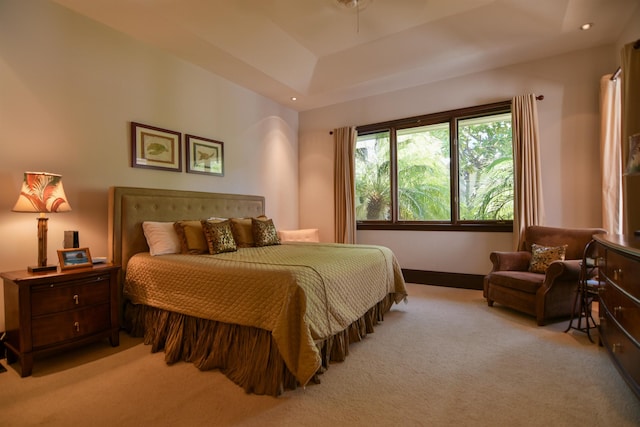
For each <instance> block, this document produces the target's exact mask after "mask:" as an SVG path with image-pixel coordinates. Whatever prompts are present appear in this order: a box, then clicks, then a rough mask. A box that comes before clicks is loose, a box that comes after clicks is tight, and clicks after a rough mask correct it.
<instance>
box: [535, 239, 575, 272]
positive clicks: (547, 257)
mask: <svg viewBox="0 0 640 427" xmlns="http://www.w3.org/2000/svg"><path fill="white" fill-rule="evenodd" d="M567 246H568V245H562V246H542V245H537V244H535V243H533V244H531V261H530V262H529V271H531V272H532V273H544V272H546V271H547V268H548V267H549V265H550V264H551V263H552V262H554V261H564V256H565V253H566V251H567Z"/></svg>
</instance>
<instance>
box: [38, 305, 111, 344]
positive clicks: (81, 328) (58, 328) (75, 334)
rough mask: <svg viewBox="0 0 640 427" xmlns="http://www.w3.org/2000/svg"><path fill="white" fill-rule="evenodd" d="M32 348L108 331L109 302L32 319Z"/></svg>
mask: <svg viewBox="0 0 640 427" xmlns="http://www.w3.org/2000/svg"><path fill="white" fill-rule="evenodd" d="M32 322H33V325H32V330H33V333H32V337H31V339H32V342H33V348H34V349H36V350H37V349H38V348H41V347H44V346H47V345H50V344H57V343H60V342H63V341H67V340H70V339H73V338H80V337H83V336H86V335H91V334H93V333H96V332H99V331H104V330H105V329H109V326H110V316H109V302H108V301H107V302H106V303H105V304H102V305H98V306H95V307H89V308H85V309H82V310H76V311H65V312H63V313H59V314H52V315H49V316H40V317H36V318H34V319H33V321H32Z"/></svg>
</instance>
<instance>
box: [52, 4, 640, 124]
mask: <svg viewBox="0 0 640 427" xmlns="http://www.w3.org/2000/svg"><path fill="white" fill-rule="evenodd" d="M51 1H54V2H56V3H58V4H60V5H63V6H65V7H67V8H69V9H71V10H73V11H75V12H77V13H79V14H82V15H85V16H87V17H89V18H91V19H93V20H95V21H98V22H101V23H103V24H104V25H107V26H109V27H112V28H114V29H116V30H118V31H121V32H123V33H126V34H129V35H130V36H132V37H134V38H136V39H138V40H141V41H143V42H146V43H149V44H151V45H153V46H156V47H158V48H160V49H163V50H165V51H167V52H170V53H172V54H174V55H176V56H177V57H180V58H181V59H183V60H185V61H189V62H191V63H193V64H196V65H198V66H200V67H203V68H205V69H207V70H210V71H211V72H213V73H215V74H217V75H219V76H222V77H224V78H225V79H227V80H230V81H232V82H234V83H236V84H239V85H241V86H244V87H246V88H248V89H250V90H252V91H255V92H257V93H260V94H262V95H264V96H266V97H269V98H271V99H273V100H275V101H277V102H279V103H281V104H283V105H286V106H288V107H290V108H293V109H295V110H299V111H303V110H308V109H312V108H318V107H322V106H326V105H331V104H335V103H340V102H344V101H349V100H352V99H358V98H363V97H367V96H371V95H376V94H380V93H384V92H389V91H394V90H399V89H405V88H409V87H413V86H417V85H421V84H425V83H429V82H434V81H438V80H443V79H446V78H450V77H455V76H460V75H464V74H468V73H473V72H478V71H483V70H488V69H492V68H497V67H501V66H505V65H509V64H515V63H521V62H525V61H529V60H534V59H538V58H542V57H547V56H552V55H557V54H562V53H565V52H569V51H573V50H579V49H585V48H589V47H593V46H598V45H604V44H608V43H613V42H615V41H616V39H617V37H618V36H619V35H620V32H621V31H622V29H623V28H624V26H625V25H626V24H627V21H628V19H629V18H630V17H631V16H632V14H633V12H634V11H635V9H636V8H637V7H638V6H639V4H640V1H639V0H535V1H532V0H367V2H366V3H367V4H366V7H365V8H364V9H363V10H360V11H358V12H357V13H356V10H355V9H348V8H345V7H341V6H340V5H339V4H338V2H337V1H336V0H91V1H87V0H51ZM585 22H592V23H594V26H593V28H592V29H591V30H589V31H581V30H580V29H579V27H580V25H582V24H583V23H585ZM612 71H613V70H612ZM292 97H296V98H297V101H295V102H294V101H292V100H291V98H292Z"/></svg>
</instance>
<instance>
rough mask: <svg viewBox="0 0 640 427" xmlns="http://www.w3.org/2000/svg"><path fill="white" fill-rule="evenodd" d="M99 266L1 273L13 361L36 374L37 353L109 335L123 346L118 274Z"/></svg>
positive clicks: (108, 266) (25, 372)
mask: <svg viewBox="0 0 640 427" xmlns="http://www.w3.org/2000/svg"><path fill="white" fill-rule="evenodd" d="M119 271H120V267H119V266H116V265H112V264H99V265H95V266H93V267H88V268H77V269H71V270H65V271H62V272H56V271H54V272H48V273H29V272H28V271H27V269H26V268H25V269H24V270H19V271H11V272H6V273H2V274H0V276H2V278H3V279H4V308H5V323H6V328H7V336H6V340H5V343H4V344H5V346H6V348H7V362H8V363H12V362H14V361H15V360H16V358H18V359H20V363H21V364H22V371H21V375H22V376H23V377H26V376H29V375H31V371H32V368H33V359H34V357H35V356H38V355H41V354H45V353H50V352H57V351H61V350H64V349H67V348H70V347H74V346H78V345H82V344H86V343H88V342H92V341H96V340H100V339H104V338H109V341H110V343H111V345H112V346H117V345H118V344H119V335H118V334H119V324H118V289H117V284H118V273H119Z"/></svg>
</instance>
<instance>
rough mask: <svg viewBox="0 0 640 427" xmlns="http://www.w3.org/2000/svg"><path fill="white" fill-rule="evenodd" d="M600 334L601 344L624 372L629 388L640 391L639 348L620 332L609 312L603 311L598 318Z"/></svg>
mask: <svg viewBox="0 0 640 427" xmlns="http://www.w3.org/2000/svg"><path fill="white" fill-rule="evenodd" d="M599 328H600V334H601V337H602V342H603V345H604V346H605V347H606V348H607V351H608V352H609V354H610V355H611V357H612V358H613V360H614V361H615V363H616V364H617V365H618V368H619V369H621V371H622V372H624V373H625V375H624V377H625V379H626V380H627V382H629V385H630V386H631V388H632V389H633V390H634V391H635V392H636V393H638V392H640V388H639V386H640V363H638V360H640V348H638V347H637V346H636V345H635V343H634V342H633V341H632V340H630V339H629V337H628V336H627V335H626V334H625V333H624V332H622V330H621V329H620V328H619V327H618V326H617V325H616V323H615V322H614V321H613V319H612V318H611V313H609V312H608V311H605V312H604V316H603V318H601V320H600V326H599Z"/></svg>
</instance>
